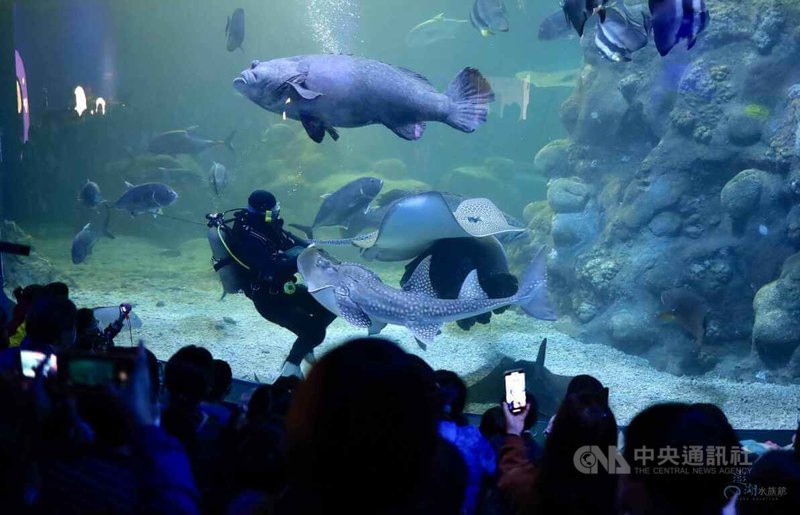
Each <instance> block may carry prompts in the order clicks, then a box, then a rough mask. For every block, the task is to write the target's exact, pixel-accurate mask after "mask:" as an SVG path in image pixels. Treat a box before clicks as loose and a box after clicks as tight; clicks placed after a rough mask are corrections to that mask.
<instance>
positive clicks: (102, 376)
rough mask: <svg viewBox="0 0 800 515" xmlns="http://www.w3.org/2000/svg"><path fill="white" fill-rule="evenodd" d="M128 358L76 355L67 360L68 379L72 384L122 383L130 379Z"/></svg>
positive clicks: (92, 385) (90, 385)
mask: <svg viewBox="0 0 800 515" xmlns="http://www.w3.org/2000/svg"><path fill="white" fill-rule="evenodd" d="M126 365H128V362H127V361H126V360H121V359H114V358H111V357H107V356H76V357H70V359H69V361H68V362H67V380H68V382H69V384H70V385H72V386H89V387H94V386H103V385H106V384H117V385H121V384H124V383H126V382H127V381H128V378H129V375H130V370H128V368H129V367H127V366H126Z"/></svg>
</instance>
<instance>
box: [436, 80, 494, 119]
mask: <svg viewBox="0 0 800 515" xmlns="http://www.w3.org/2000/svg"><path fill="white" fill-rule="evenodd" d="M445 95H447V97H448V98H450V112H449V113H448V114H447V119H446V120H444V122H445V123H446V124H447V125H449V126H451V127H453V128H456V129H458V130H460V131H463V132H474V131H475V129H477V128H478V127H480V126H481V125H482V124H483V123H484V122H486V117H487V116H488V115H489V107H488V106H487V104H488V103H490V102H493V101H494V92H493V91H492V87H491V86H490V85H489V81H488V80H486V78H485V77H484V76H483V75H481V72H479V71H478V70H476V69H475V68H464V69H463V70H461V71H460V72H459V74H458V75H456V78H455V79H453V82H451V83H450V85H449V86H448V87H447V91H446V92H445Z"/></svg>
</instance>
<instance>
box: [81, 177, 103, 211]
mask: <svg viewBox="0 0 800 515" xmlns="http://www.w3.org/2000/svg"><path fill="white" fill-rule="evenodd" d="M78 200H79V201H80V203H81V204H83V205H84V206H86V207H91V208H95V207H97V206H98V205H100V204H101V203H103V202H105V201H104V200H103V195H102V194H101V193H100V186H98V185H97V183H96V182H92V181H90V180H89V179H86V184H84V185H83V186H82V187H81V191H80V193H79V194H78Z"/></svg>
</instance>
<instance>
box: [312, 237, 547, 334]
mask: <svg viewBox="0 0 800 515" xmlns="http://www.w3.org/2000/svg"><path fill="white" fill-rule="evenodd" d="M430 263H431V258H430V256H428V257H427V258H425V259H423V260H422V261H421V262H420V264H419V266H418V267H417V268H416V269H415V270H414V273H413V274H412V275H411V277H410V278H409V280H408V281H407V282H406V283H405V284H404V285H403V289H402V290H398V289H397V288H392V287H391V286H388V285H386V284H384V283H383V281H381V279H380V277H378V275H377V274H375V273H374V272H372V271H371V270H369V269H368V268H366V267H363V266H361V265H357V264H354V263H342V262H340V261H338V260H337V259H335V258H334V257H332V256H331V255H330V254H328V253H327V252H325V251H324V250H322V249H320V248H319V247H315V246H311V247H307V248H306V249H304V250H303V251H302V252H301V253H300V255H299V256H298V258H297V268H298V271H299V272H300V275H301V276H302V277H303V280H304V281H305V284H306V286H307V287H308V291H309V293H311V295H312V296H313V297H314V298H315V299H316V300H317V302H319V303H320V304H322V305H323V306H325V308H326V309H328V311H330V312H331V313H334V314H336V315H338V316H340V317H342V318H343V319H345V320H346V321H347V322H349V323H350V324H352V325H354V326H356V327H361V328H365V329H368V330H369V334H377V333H379V332H381V330H383V328H384V327H386V325H387V324H393V325H401V326H404V327H405V328H407V329H408V330H409V331H411V333H412V334H413V335H414V337H415V338H416V339H417V343H418V344H419V345H420V347H422V348H426V346H427V345H428V344H430V343H432V342H433V340H434V338H435V337H436V335H437V334H439V333H440V331H441V329H442V325H443V324H444V323H445V322H454V321H456V320H461V319H464V318H469V317H473V316H476V315H480V314H482V313H488V312H489V311H493V310H495V309H497V308H501V307H503V306H508V305H515V306H519V307H520V308H521V309H522V310H523V311H524V312H525V313H526V314H528V315H530V316H533V317H535V318H539V319H541V320H555V319H556V316H555V312H554V311H553V308H552V306H551V304H550V301H549V299H548V297H547V279H546V253H545V249H544V248H542V249H540V250H539V251H538V252H537V253H536V255H535V256H534V258H533V259H532V260H531V262H530V264H529V265H528V267H527V269H526V270H525V273H524V274H523V276H522V279H521V281H520V285H519V289H518V290H517V293H516V294H515V295H513V296H511V297H505V298H500V299H490V298H489V297H488V296H487V295H486V293H485V292H484V291H483V289H482V288H481V286H480V283H479V282H478V274H477V271H475V270H473V271H472V272H470V274H469V275H468V276H467V278H466V279H465V280H464V284H463V285H462V286H461V291H460V293H459V295H458V298H457V299H439V298H437V297H436V295H435V290H434V288H433V286H432V285H431V278H430Z"/></svg>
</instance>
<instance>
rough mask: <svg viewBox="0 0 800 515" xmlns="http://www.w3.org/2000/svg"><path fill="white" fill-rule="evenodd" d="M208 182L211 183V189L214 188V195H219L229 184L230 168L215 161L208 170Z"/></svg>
mask: <svg viewBox="0 0 800 515" xmlns="http://www.w3.org/2000/svg"><path fill="white" fill-rule="evenodd" d="M208 182H209V184H211V189H212V190H214V195H216V196H218V197H219V196H220V195H221V194H222V191H223V190H224V189H225V187H226V186H227V185H228V169H227V168H225V165H223V164H220V163H218V162H216V161H214V164H212V165H211V168H210V169H209V170H208Z"/></svg>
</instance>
